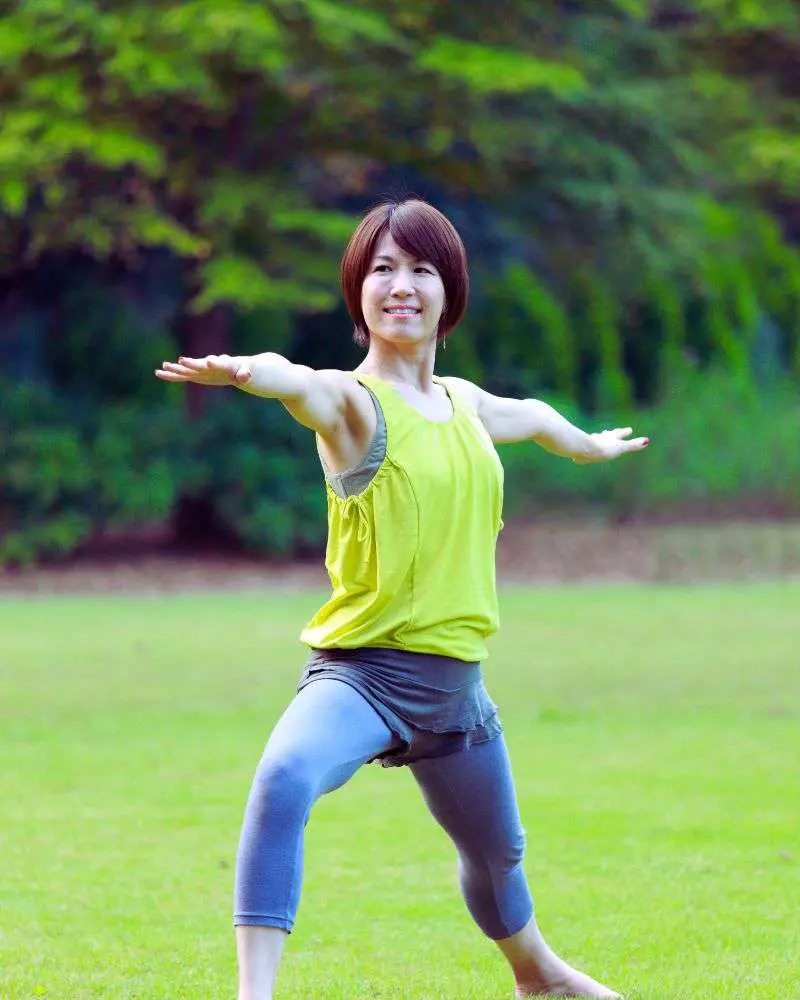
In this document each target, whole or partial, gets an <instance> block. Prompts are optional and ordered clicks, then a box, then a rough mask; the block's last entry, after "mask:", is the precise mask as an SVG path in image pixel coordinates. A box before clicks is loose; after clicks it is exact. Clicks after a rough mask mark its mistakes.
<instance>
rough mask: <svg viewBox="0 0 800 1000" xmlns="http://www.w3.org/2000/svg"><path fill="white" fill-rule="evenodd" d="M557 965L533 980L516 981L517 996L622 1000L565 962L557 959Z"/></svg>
mask: <svg viewBox="0 0 800 1000" xmlns="http://www.w3.org/2000/svg"><path fill="white" fill-rule="evenodd" d="M558 962H559V966H558V967H555V968H552V969H550V970H549V971H548V972H547V973H544V972H541V973H539V974H538V975H537V976H536V977H535V979H534V980H529V981H527V982H524V983H522V982H519V983H517V990H516V994H515V995H516V996H517V997H595V998H603V1000H622V997H621V995H620V994H619V993H615V992H614V991H613V990H610V989H609V988H608V987H607V986H603V984H602V983H598V982H597V981H596V980H594V979H592V978H591V976H587V975H586V974H585V973H583V972H578V970H577V969H573V968H572V966H570V965H567V963H566V962H562V961H561V960H560V959H559V960H558Z"/></svg>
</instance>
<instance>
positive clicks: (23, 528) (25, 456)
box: [0, 383, 181, 565]
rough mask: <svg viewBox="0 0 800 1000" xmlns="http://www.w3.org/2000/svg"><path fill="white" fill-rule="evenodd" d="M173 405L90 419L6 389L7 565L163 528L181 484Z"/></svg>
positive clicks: (25, 389) (1, 448) (48, 397)
mask: <svg viewBox="0 0 800 1000" xmlns="http://www.w3.org/2000/svg"><path fill="white" fill-rule="evenodd" d="M180 441H181V429H180V421H179V420H178V419H176V413H175V409H174V406H169V405H168V404H164V403H163V402H162V405H161V407H160V408H159V409H147V410H144V409H142V408H141V407H135V406H130V405H128V406H122V405H118V406H113V407H106V408H104V409H103V410H100V409H94V410H88V411H87V410H83V411H81V409H79V408H78V407H77V406H76V405H75V404H74V403H72V404H68V403H67V402H66V401H65V400H63V399H57V398H56V397H55V396H54V395H53V394H52V393H51V392H50V391H49V390H48V389H47V388H45V387H43V386H38V385H32V384H25V383H23V384H14V385H12V384H11V383H5V384H3V385H2V404H1V405H0V452H1V453H2V454H3V456H4V468H3V476H2V478H1V479H0V565H2V564H16V565H25V564H28V563H32V562H36V561H39V560H42V559H59V558H64V557H65V556H69V555H71V554H72V553H73V552H75V551H76V550H77V549H79V548H80V547H81V545H82V544H83V543H85V542H86V541H88V540H89V539H90V538H91V537H92V536H93V535H95V534H98V533H100V532H103V531H108V530H111V529H115V528H124V527H131V526H137V527H141V526H144V525H149V524H152V523H158V522H160V521H163V520H164V519H165V518H166V517H167V516H168V514H169V512H170V509H171V507H172V505H173V503H174V501H175V498H176V495H177V489H178V486H179V482H180V479H179V477H180V472H181V470H180V467H179V465H178V467H177V468H176V463H175V461H174V459H175V456H176V455H178V456H179V455H180V451H179V448H180Z"/></svg>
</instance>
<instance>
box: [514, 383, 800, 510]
mask: <svg viewBox="0 0 800 1000" xmlns="http://www.w3.org/2000/svg"><path fill="white" fill-rule="evenodd" d="M553 405H555V406H556V408H557V409H560V411H561V412H562V413H564V414H565V415H566V416H568V417H570V419H572V420H574V421H575V422H577V423H578V424H579V425H580V426H582V427H585V428H586V429H589V430H599V429H602V428H603V427H614V426H629V425H631V426H633V428H634V433H635V434H636V435H637V436H639V435H643V436H647V437H649V438H650V439H651V440H652V446H651V447H650V448H649V449H648V451H646V452H645V453H644V454H642V455H637V456H635V457H632V458H629V459H623V460H621V461H620V462H618V463H617V462H613V463H608V464H602V465H597V466H576V465H575V464H574V463H573V462H565V461H563V460H558V459H555V458H553V457H552V456H549V455H547V453H546V452H544V451H542V450H541V449H539V448H531V447H528V446H525V445H511V446H504V447H501V449H500V451H501V455H502V458H503V462H504V464H505V467H506V510H507V513H509V514H518V513H528V512H531V513H533V512H537V511H538V512H543V511H552V510H558V511H564V510H566V511H569V510H570V509H572V510H574V509H575V508H584V509H586V508H593V509H597V510H600V511H602V512H603V513H606V514H608V515H611V516H613V517H617V518H632V517H634V518H641V517H651V518H673V517H676V518H677V517H681V516H686V515H689V516H696V515H698V514H714V513H718V514H726V515H727V514H736V513H737V512H739V513H748V514H749V513H756V514H757V513H759V512H761V513H763V514H765V515H774V514H776V513H779V514H783V515H792V514H800V447H798V442H800V408H798V405H797V392H796V389H795V388H794V387H793V386H792V385H791V384H790V383H789V382H788V381H785V382H784V381H776V382H774V383H773V384H772V385H771V386H770V387H769V388H768V389H765V388H759V387H757V386H755V385H754V384H753V383H752V382H751V381H749V379H747V378H745V377H742V376H740V375H738V374H736V373H733V372H730V371H727V370H725V369H720V368H710V369H701V368H697V367H693V366H691V365H689V364H688V363H684V364H682V365H681V366H680V368H678V369H677V370H674V371H673V372H672V373H671V374H670V375H669V376H668V377H667V378H666V379H665V387H664V393H663V398H662V401H661V402H660V404H659V405H658V406H655V407H652V408H650V409H647V410H641V411H639V412H638V413H634V414H631V413H619V414H607V415H606V416H605V417H604V418H592V419H591V420H590V419H588V418H586V417H582V416H581V415H580V414H577V413H576V412H575V411H574V408H570V406H569V405H564V404H563V403H562V402H560V401H558V400H556V401H553Z"/></svg>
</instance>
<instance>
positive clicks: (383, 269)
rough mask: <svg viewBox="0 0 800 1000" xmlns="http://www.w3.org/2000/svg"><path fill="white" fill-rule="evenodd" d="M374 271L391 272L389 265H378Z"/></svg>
mask: <svg viewBox="0 0 800 1000" xmlns="http://www.w3.org/2000/svg"><path fill="white" fill-rule="evenodd" d="M372 270H373V272H377V271H388V270H389V265H388V264H376V265H375V267H373V269H372Z"/></svg>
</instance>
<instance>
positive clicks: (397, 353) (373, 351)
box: [356, 337, 436, 392]
mask: <svg viewBox="0 0 800 1000" xmlns="http://www.w3.org/2000/svg"><path fill="white" fill-rule="evenodd" d="M435 363H436V340H435V339H434V340H431V341H427V342H426V343H424V344H411V345H405V346H403V347H402V348H400V347H398V346H397V345H395V344H387V343H384V342H382V341H380V340H378V338H377V337H372V338H371V339H370V344H369V350H368V351H367V356H366V357H365V358H364V360H363V361H362V362H361V364H360V365H359V366H358V368H357V369H356V371H360V372H363V373H364V374H365V375H376V376H377V377H378V378H381V379H383V380H384V381H385V382H396V383H401V384H403V385H409V386H411V387H412V388H414V389H418V390H419V391H420V392H427V391H428V390H429V389H430V388H431V386H432V385H433V368H434V364H435Z"/></svg>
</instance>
